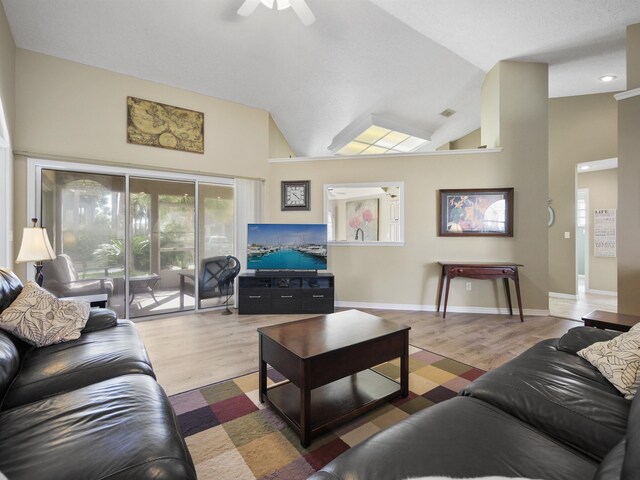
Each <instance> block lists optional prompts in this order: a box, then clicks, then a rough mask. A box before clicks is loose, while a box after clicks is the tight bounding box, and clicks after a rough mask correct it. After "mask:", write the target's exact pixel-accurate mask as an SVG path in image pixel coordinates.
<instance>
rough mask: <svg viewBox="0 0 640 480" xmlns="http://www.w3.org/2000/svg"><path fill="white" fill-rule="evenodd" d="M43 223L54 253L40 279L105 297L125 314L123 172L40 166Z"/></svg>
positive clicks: (71, 292) (57, 288) (73, 292)
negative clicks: (101, 172)
mask: <svg viewBox="0 0 640 480" xmlns="http://www.w3.org/2000/svg"><path fill="white" fill-rule="evenodd" d="M41 198H42V207H41V225H42V226H44V227H46V228H47V233H48V234H49V237H50V238H49V240H50V241H51V245H52V246H53V248H54V250H55V252H56V255H57V258H56V259H55V260H53V261H51V262H45V265H44V267H43V273H44V283H43V286H44V288H46V289H47V290H49V291H51V292H53V293H54V294H55V295H57V296H59V297H85V298H86V297H89V298H91V299H93V300H95V301H105V302H107V303H108V305H109V307H110V308H112V309H114V310H115V311H116V313H117V314H118V316H120V317H122V316H124V315H125V313H126V312H125V302H124V295H125V288H124V287H125V285H124V276H125V259H126V244H125V218H126V215H125V177H124V176H120V175H102V174H91V173H80V172H68V171H59V170H42V176H41Z"/></svg>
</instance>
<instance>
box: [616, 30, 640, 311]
mask: <svg viewBox="0 0 640 480" xmlns="http://www.w3.org/2000/svg"><path fill="white" fill-rule="evenodd" d="M639 73H640V24H637V25H632V26H631V27H628V28H627V76H628V79H629V81H628V83H627V87H628V88H630V89H633V88H640V77H639V76H638V74H639ZM629 76H631V77H629ZM618 124H619V129H618V212H617V218H618V222H617V227H618V312H620V313H627V314H631V315H640V295H639V294H638V292H640V242H639V241H638V239H639V238H640V215H639V213H638V206H639V205H640V188H638V179H640V135H638V132H640V96H638V95H636V96H634V97H631V98H627V99H624V100H620V101H619V102H618Z"/></svg>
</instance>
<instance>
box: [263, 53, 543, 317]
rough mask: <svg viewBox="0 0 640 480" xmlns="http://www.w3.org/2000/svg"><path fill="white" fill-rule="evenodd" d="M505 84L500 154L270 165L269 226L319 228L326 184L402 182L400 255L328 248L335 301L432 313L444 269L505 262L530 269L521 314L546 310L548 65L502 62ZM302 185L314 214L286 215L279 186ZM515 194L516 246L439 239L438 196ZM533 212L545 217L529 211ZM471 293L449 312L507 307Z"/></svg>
mask: <svg viewBox="0 0 640 480" xmlns="http://www.w3.org/2000/svg"><path fill="white" fill-rule="evenodd" d="M500 77H501V78H500V85H499V87H500V90H501V97H502V100H501V104H500V112H499V113H500V118H501V122H502V123H501V124H500V128H501V132H500V135H501V138H502V139H503V144H504V149H503V151H502V152H501V153H491V152H487V153H478V154H467V155H465V154H441V155H439V154H437V153H436V154H432V155H424V156H415V157H391V158H363V159H359V158H358V159H344V160H318V161H304V162H287V163H273V164H272V168H271V172H270V175H269V181H268V182H267V184H268V197H269V198H268V208H269V210H268V213H267V215H268V218H269V220H270V221H273V222H288V223H300V222H323V221H324V220H323V184H327V183H353V182H389V181H393V182H397V181H402V182H404V185H405V194H404V198H405V245H404V246H402V247H377V246H372V247H349V246H332V247H330V251H329V270H330V271H332V272H333V273H334V274H335V275H336V287H337V292H336V296H337V300H338V301H340V302H358V303H360V304H362V303H365V304H367V303H368V304H378V305H380V304H392V305H395V306H403V305H404V306H414V307H428V306H430V305H434V304H435V298H436V290H437V285H438V274H439V268H438V265H437V263H436V262H437V261H438V260H460V261H490V260H494V261H496V260H505V261H516V262H519V263H523V264H524V265H525V267H524V268H523V269H522V270H521V272H522V273H521V275H522V279H521V283H522V287H523V303H524V307H525V309H529V310H542V311H546V310H547V309H548V296H547V291H548V290H547V274H548V271H547V262H546V258H547V227H546V218H547V217H546V199H547V188H546V185H547V169H548V166H547V163H548V155H547V143H546V135H547V66H546V65H541V64H526V63H517V62H501V63H500ZM483 128H484V124H483ZM480 152H482V151H480ZM305 179H310V180H311V194H312V198H311V205H312V210H311V211H310V212H282V211H280V208H279V199H280V191H279V185H280V181H281V180H305ZM509 186H513V187H515V192H516V193H515V197H516V198H515V202H516V211H515V236H514V237H513V238H481V237H473V238H451V237H438V236H437V231H436V230H437V191H438V190H439V189H441V188H482V187H509ZM535 205H538V206H539V208H535V207H533V208H532V206H535ZM472 285H473V290H472V291H471V292H466V291H465V290H464V282H463V281H454V285H453V287H452V291H451V294H450V305H451V306H454V307H455V306H457V307H459V308H461V309H464V308H475V309H477V308H478V307H481V308H482V307H484V308H487V309H493V308H495V307H496V305H497V304H499V306H500V307H503V308H504V307H505V306H506V300H505V299H504V293H503V291H502V288H501V285H494V284H493V283H492V282H487V281H479V280H478V281H473V282H472Z"/></svg>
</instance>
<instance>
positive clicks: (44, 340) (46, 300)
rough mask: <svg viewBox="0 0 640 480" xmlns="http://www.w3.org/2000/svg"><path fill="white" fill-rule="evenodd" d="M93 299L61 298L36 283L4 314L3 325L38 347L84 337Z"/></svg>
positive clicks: (0, 325)
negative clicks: (82, 335)
mask: <svg viewBox="0 0 640 480" xmlns="http://www.w3.org/2000/svg"><path fill="white" fill-rule="evenodd" d="M89 311H90V305H89V302H83V301H78V300H60V299H58V298H56V297H55V296H54V295H52V294H51V293H49V292H47V291H46V290H45V289H43V288H41V287H39V286H38V285H37V284H36V283H35V282H27V284H26V285H25V286H24V288H23V289H22V292H20V295H18V298H16V299H15V300H14V301H13V303H12V304H11V305H9V307H8V308H7V309H5V310H4V311H3V312H2V314H0V328H1V329H2V330H6V331H8V332H10V333H12V334H13V335H15V336H16V337H19V338H21V339H22V340H24V341H25V342H27V343H30V344H31V345H35V346H36V347H46V346H47V345H53V344H54V343H61V342H66V341H68V340H75V339H77V338H80V332H81V331H82V329H83V328H84V326H85V325H86V323H87V320H88V319H89Z"/></svg>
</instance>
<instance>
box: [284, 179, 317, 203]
mask: <svg viewBox="0 0 640 480" xmlns="http://www.w3.org/2000/svg"><path fill="white" fill-rule="evenodd" d="M310 183H311V182H310V181H309V180H294V181H283V182H281V196H282V205H281V210H311V201H310V199H309V194H310V192H309V191H310V188H309V186H310Z"/></svg>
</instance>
